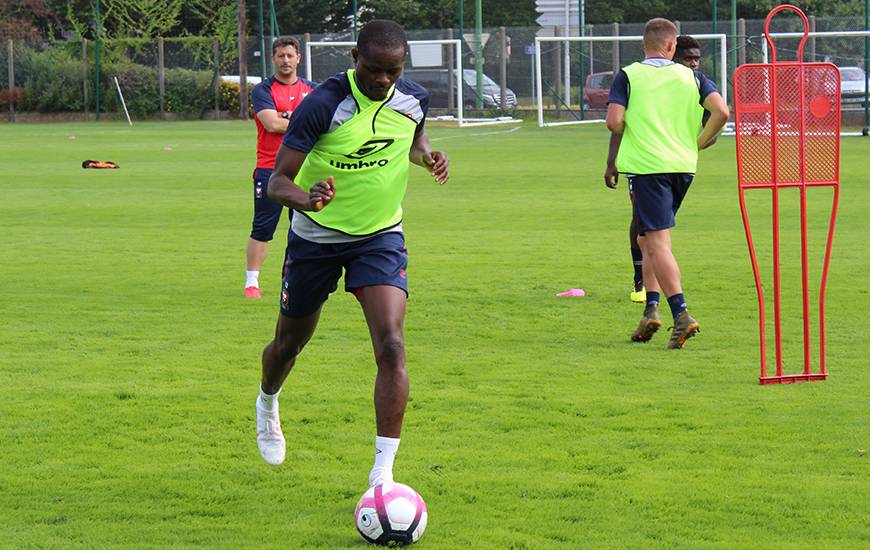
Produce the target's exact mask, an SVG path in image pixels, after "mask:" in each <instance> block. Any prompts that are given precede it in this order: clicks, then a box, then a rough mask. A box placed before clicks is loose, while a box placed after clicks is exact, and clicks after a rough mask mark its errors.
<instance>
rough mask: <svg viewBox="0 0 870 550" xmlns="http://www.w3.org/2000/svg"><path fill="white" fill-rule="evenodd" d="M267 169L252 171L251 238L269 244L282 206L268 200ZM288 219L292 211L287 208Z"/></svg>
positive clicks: (270, 172) (279, 217)
mask: <svg viewBox="0 0 870 550" xmlns="http://www.w3.org/2000/svg"><path fill="white" fill-rule="evenodd" d="M271 176H272V171H271V170H270V169H268V168H257V169H256V170H254V222H253V223H252V224H251V238H252V239H254V240H255V241H262V242H269V241H271V240H272V236H273V235H274V234H275V228H276V227H278V221H280V219H281V211H282V210H284V205H283V204H281V203H280V202H278V201H274V200H272V199H270V198H269V177H271ZM287 211H288V212H289V215H288V218H290V219H292V218H293V210H292V209H291V208H288V209H287Z"/></svg>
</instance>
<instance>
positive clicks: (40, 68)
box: [15, 48, 84, 113]
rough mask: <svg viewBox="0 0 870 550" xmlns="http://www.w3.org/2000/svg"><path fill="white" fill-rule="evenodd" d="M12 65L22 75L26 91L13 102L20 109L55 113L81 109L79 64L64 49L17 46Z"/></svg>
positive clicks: (80, 65) (80, 69)
mask: <svg viewBox="0 0 870 550" xmlns="http://www.w3.org/2000/svg"><path fill="white" fill-rule="evenodd" d="M15 65H16V71H17V72H21V73H23V74H24V88H25V89H26V90H27V92H26V93H25V94H23V95H22V96H21V98H20V101H19V103H18V104H17V105H18V107H19V108H20V109H21V110H23V111H39V112H44V113H56V112H60V111H80V110H82V109H83V108H84V97H83V93H82V63H81V61H80V60H77V59H75V58H73V57H72V56H71V55H70V54H69V53H68V52H66V51H64V50H62V49H59V48H49V49H47V50H44V51H37V50H33V49H30V48H20V49H18V51H16V57H15ZM16 80H18V79H17V78H16Z"/></svg>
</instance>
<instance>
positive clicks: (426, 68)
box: [304, 38, 521, 127]
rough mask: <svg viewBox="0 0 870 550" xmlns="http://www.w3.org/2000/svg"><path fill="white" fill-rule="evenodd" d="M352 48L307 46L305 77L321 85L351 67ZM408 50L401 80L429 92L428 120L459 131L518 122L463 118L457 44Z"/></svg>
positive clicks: (344, 44) (464, 77) (419, 43)
mask: <svg viewBox="0 0 870 550" xmlns="http://www.w3.org/2000/svg"><path fill="white" fill-rule="evenodd" d="M355 46H356V42H352V41H319V42H307V43H306V44H305V59H304V61H305V74H306V77H307V78H308V79H309V80H312V81H322V80H325V79H327V78H329V77H331V76H332V75H334V74H336V73H338V72H341V71H344V70H346V69H348V68H349V67H350V66H351V63H352V60H351V55H350V50H351V48H354V47H355ZM433 46H435V47H434V48H433ZM437 46H441V48H438V47H437ZM408 47H409V53H410V55H409V56H408V58H407V60H406V62H405V73H404V76H405V77H407V78H408V79H410V80H413V81H414V82H417V83H418V84H420V85H421V86H423V87H424V88H426V89H427V90H428V91H429V98H430V103H429V107H430V114H429V118H431V119H436V120H449V121H452V122H455V123H456V124H457V125H458V126H460V127H465V126H481V125H488V124H505V123H515V122H521V120H519V119H514V118H511V117H499V118H469V117H468V116H466V113H465V104H466V101H467V100H468V97H466V95H467V94H466V92H467V88H468V86H467V81H468V78H469V74H468V73H469V72H471V71H470V70H468V69H464V68H463V65H462V41H461V40H459V39H455V38H454V39H436V40H409V41H408ZM445 50H446V52H445ZM445 53H446V55H444V54H445ZM433 111H435V112H441V113H443V116H433V115H432V112H433Z"/></svg>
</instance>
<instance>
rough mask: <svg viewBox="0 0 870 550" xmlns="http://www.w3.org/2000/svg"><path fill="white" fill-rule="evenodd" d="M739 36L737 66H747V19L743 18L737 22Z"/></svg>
mask: <svg viewBox="0 0 870 550" xmlns="http://www.w3.org/2000/svg"><path fill="white" fill-rule="evenodd" d="M737 34H739V35H740V40H739V41H738V42H737V47H738V50H737V64H738V65H745V64H746V19H743V18H742V17H741V18H740V19H738V20H737Z"/></svg>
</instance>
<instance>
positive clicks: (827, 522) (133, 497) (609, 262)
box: [0, 122, 870, 549]
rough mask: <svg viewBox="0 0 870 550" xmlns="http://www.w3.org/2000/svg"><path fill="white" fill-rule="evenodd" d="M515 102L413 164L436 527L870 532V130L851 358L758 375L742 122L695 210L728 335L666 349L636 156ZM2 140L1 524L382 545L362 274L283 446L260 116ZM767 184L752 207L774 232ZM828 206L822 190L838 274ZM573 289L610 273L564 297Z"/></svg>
mask: <svg viewBox="0 0 870 550" xmlns="http://www.w3.org/2000/svg"><path fill="white" fill-rule="evenodd" d="M509 130H510V129H509V128H505V127H497V128H487V129H461V130H460V129H455V128H432V129H431V130H430V134H431V137H432V138H433V140H434V145H435V146H436V147H438V148H442V149H444V150H446V151H447V152H448V153H449V154H450V156H451V166H452V177H451V181H450V183H449V184H448V185H446V186H444V187H439V186H437V185H435V184H434V183H432V182H431V180H429V178H428V177H427V176H426V175H425V174H424V173H423V172H422V171H421V170H419V169H416V168H413V167H412V176H411V183H410V187H409V192H408V196H407V198H406V200H405V213H406V217H405V224H404V225H405V230H406V235H407V242H408V247H409V250H410V255H411V256H410V258H411V259H410V266H409V279H410V284H411V300H410V301H409V304H408V319H407V323H406V336H407V351H408V360H409V369H410V374H411V402H410V403H409V408H408V413H407V415H406V422H405V430H404V433H403V437H402V447H401V449H400V452H399V456H398V459H397V463H396V469H395V473H396V478H397V480H398V481H401V482H404V483H408V484H410V485H412V486H413V487H415V488H416V489H418V490H419V491H420V492H421V494H422V495H423V496H424V498H425V499H426V500H427V503H428V505H429V511H430V521H429V528H428V531H427V533H426V535H425V536H424V538H423V540H422V541H421V542H420V543H419V544H418V546H419V548H527V549H541V548H692V549H694V548H722V549H734V548H814V549H815V548H836V549H840V548H860V547H864V548H868V547H870V527H868V510H870V483H868V480H870V462H868V461H870V456H868V455H867V453H866V450H867V449H868V448H870V420H868V406H870V370H868V368H867V364H868V360H867V357H868V355H870V344H868V340H867V334H868V330H867V328H866V327H867V325H866V324H865V323H866V319H867V318H866V317H864V314H865V313H867V310H868V298H870V295H868V289H870V277H868V262H867V254H868V248H867V235H868V234H870V217H868V216H867V204H868V203H870V187H868V185H867V181H866V180H867V176H866V174H867V170H868V166H870V165H868V160H867V159H868V152H870V141H868V140H862V139H860V138H851V139H844V141H843V159H842V181H843V192H842V203H841V211H840V218H839V222H838V227H837V234H836V237H835V241H834V253H833V260H832V267H831V276H830V283H829V289H828V313H829V314H828V322H827V325H828V347H829V353H828V368H829V371H830V379H829V380H827V381H825V382H816V383H811V384H796V385H791V386H771V387H761V386H759V385H758V342H757V339H758V337H757V315H758V314H757V306H756V296H755V287H754V283H753V280H752V273H751V269H750V265H749V259H748V254H747V251H746V244H745V239H744V235H743V230H742V225H741V222H740V213H739V207H738V203H737V191H736V177H735V167H734V141H733V139H732V138H722V139H721V140H720V143H719V144H717V145H716V146H715V147H714V148H713V149H711V150H709V151H707V152H704V153H703V156H702V160H701V164H700V167H699V176H698V177H697V179H696V180H695V183H694V185H693V188H692V191H691V192H690V193H689V196H688V198H687V200H686V202H685V203H684V208H683V211H681V214H680V216H679V218H678V224H679V225H678V227H677V229H676V230H675V231H674V234H673V236H674V248H675V251H676V253H677V257H678V259H679V260H680V263H681V268H682V271H683V282H684V286H685V289H686V296H687V299H688V302H689V307H690V309H691V311H692V312H693V315H694V316H696V317H697V318H698V319H699V321H700V322H701V325H702V332H701V334H700V335H699V336H698V337H697V338H694V339H692V340H690V341H689V343H688V344H687V345H686V348H685V349H684V350H681V351H677V352H668V351H666V350H665V349H664V346H665V342H666V340H667V336H668V333H667V332H666V331H662V333H660V334H659V335H657V337H656V338H655V339H654V340H653V341H652V343H650V344H648V345H637V344H631V343H629V342H628V335H629V334H630V332H631V330H632V329H633V328H634V326H635V324H636V323H637V321H638V320H639V318H640V315H641V310H642V307H641V306H639V305H637V304H632V303H630V302H629V301H628V291H629V286H630V280H631V259H630V256H629V253H628V247H627V241H628V237H627V226H628V218H629V206H628V200H627V196H626V192H625V182H624V181H623V182H622V183H621V189H620V190H618V191H611V190H608V189H606V188H605V187H604V186H603V185H602V173H603V169H604V162H603V155H604V154H605V150H606V143H607V134H606V131H605V129H604V128H603V126H597V127H591V126H585V127H582V128H580V127H573V128H564V127H563V128H555V129H548V130H539V129H537V128H535V127H532V126H529V125H527V126H523V127H522V128H521V129H519V130H516V131H512V132H510V131H509ZM70 134H73V135H75V136H76V137H77V139H75V140H70V139H68V136H69V135H70ZM0 138H2V143H3V145H2V149H0V150H2V155H0V166H2V176H0V234H2V240H0V243H2V244H0V266H2V269H0V289H2V291H0V300H2V313H3V321H2V326H3V330H2V340H0V419H2V421H0V547H3V548H43V547H45V548H47V547H51V548H166V547H177V548H187V547H214V548H300V547H311V548H314V547H318V548H361V547H363V546H365V543H364V542H363V541H362V539H361V538H360V537H359V536H358V535H357V534H356V532H355V530H354V527H353V520H352V514H353V509H354V506H355V504H356V500H357V498H358V497H359V496H360V495H361V494H362V492H363V491H364V489H365V481H366V476H367V474H368V470H369V468H370V466H371V460H372V456H373V449H372V447H373V438H374V418H373V416H374V415H373V408H372V402H371V394H372V383H373V378H374V370H375V369H374V361H373V358H372V355H371V349H370V344H369V342H368V333H367V330H366V327H365V323H364V320H363V318H362V314H361V312H360V310H359V307H358V305H357V304H356V302H355V300H354V299H353V298H352V297H351V296H350V295H347V294H344V293H342V292H340V293H337V294H335V295H333V297H332V298H331V299H330V300H329V301H328V302H327V304H326V306H325V308H324V314H323V317H322V321H321V325H320V329H319V331H318V332H317V333H316V334H315V337H314V339H313V340H312V342H311V344H310V345H309V347H308V348H307V349H306V350H305V351H304V353H303V355H302V356H301V358H300V360H299V363H298V366H297V369H296V370H295V371H294V373H293V374H292V375H291V377H290V379H289V381H288V384H287V385H286V386H285V390H284V392H283V393H282V398H281V407H282V409H281V411H282V419H283V424H284V432H285V435H286V436H287V440H288V453H287V461H286V462H285V464H284V465H283V466H281V467H278V468H272V467H269V466H267V465H266V464H264V463H263V462H262V461H261V459H260V457H259V455H258V453H257V448H256V444H255V441H254V417H253V413H254V398H255V397H256V391H257V383H258V380H259V370H260V364H259V356H260V351H261V349H262V347H263V345H264V344H265V343H266V342H267V341H268V340H269V339H270V336H271V334H272V331H273V327H274V322H275V318H276V315H277V311H278V294H279V282H280V281H279V279H280V264H281V261H280V258H281V257H282V255H283V245H282V238H280V237H279V238H278V239H276V241H275V243H273V246H272V248H271V255H270V257H269V258H268V259H267V260H266V265H265V267H264V273H263V276H262V277H261V286H262V287H263V293H264V299H263V300H261V301H257V302H254V301H246V300H245V299H244V298H242V286H243V282H244V246H245V241H246V239H247V234H248V231H249V228H250V211H251V201H250V196H251V187H250V174H251V171H252V169H253V163H254V154H253V153H254V141H255V131H254V129H253V123H250V124H245V123H242V122H199V123H141V124H137V125H136V127H135V128H133V129H129V128H128V127H126V126H125V125H122V124H114V123H104V124H93V123H92V124H74V125H73V124H68V125H67V124H52V125H36V124H20V125H8V124H7V125H0ZM165 147H171V148H172V149H171V151H166V150H165V149H164V148H165ZM85 159H96V160H113V161H115V162H118V163H119V164H120V165H121V170H117V171H109V170H105V171H96V170H82V169H81V161H82V160H85ZM336 185H337V186H340V181H338V182H337V183H336ZM826 193H827V194H826ZM766 202H767V200H766V198H764V194H763V193H760V194H759V195H758V197H754V198H753V200H752V204H751V206H752V212H753V215H754V216H758V217H757V218H754V219H759V220H761V221H759V223H758V225H757V228H756V230H757V238H758V239H759V242H767V238H766V235H769V231H770V230H769V223H768V222H767V221H766V218H765V213H764V208H763V206H764V204H766ZM786 202H788V201H786ZM829 206H830V193H828V192H826V191H819V192H818V194H817V195H814V196H813V197H812V201H811V214H812V215H813V219H814V222H813V223H812V228H811V232H810V237H811V245H812V246H813V247H814V250H815V251H816V252H814V253H813V255H812V258H811V260H812V263H813V265H814V268H813V280H814V281H815V282H814V285H815V287H814V288H817V287H818V267H817V266H818V264H819V260H820V257H821V255H820V254H819V253H818V249H820V248H821V241H820V239H821V237H822V236H823V234H824V231H825V222H826V220H827V211H828V209H829ZM794 219H795V210H794V208H791V209H788V208H787V209H786V212H785V214H784V222H783V226H784V228H788V229H789V231H790V233H789V236H788V237H786V238H785V242H784V247H783V249H784V251H785V252H784V258H783V265H784V289H785V296H786V297H785V299H784V309H783V311H784V319H785V321H784V322H785V325H786V326H785V345H786V350H787V351H786V359H787V365H786V370H787V371H788V372H798V371H799V370H800V368H801V366H800V364H799V358H800V350H799V346H800V332H799V302H798V300H797V295H796V289H797V284H798V283H797V281H798V279H797V274H798V270H797V268H796V267H797V265H798V263H797V261H798V256H797V254H795V253H794V250H795V247H796V244H797V242H798V241H797V231H796V226H795V224H794V223H793V222H794ZM784 230H785V229H784ZM765 231H766V232H767V234H765ZM285 232H286V220H285V221H283V222H282V225H281V226H280V228H279V234H280V235H283V234H284V233H285ZM761 255H762V258H763V259H764V258H769V245H768V246H767V248H766V249H765V248H764V247H763V246H762V250H761ZM765 262H766V263H765V265H766V266H767V267H765V269H766V270H767V271H766V273H769V271H770V270H769V260H765ZM569 287H582V288H584V289H585V290H586V291H587V293H588V295H587V296H586V297H585V298H572V299H560V298H556V297H555V296H554V294H555V293H556V292H558V291H561V290H565V289H567V288H569ZM812 310H813V311H815V307H813V308H812ZM667 326H668V323H667V321H665V328H666V327H667ZM813 327H814V329H815V328H816V327H817V323H816V322H815V321H813ZM815 353H816V352H815V351H814V357H815Z"/></svg>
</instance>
